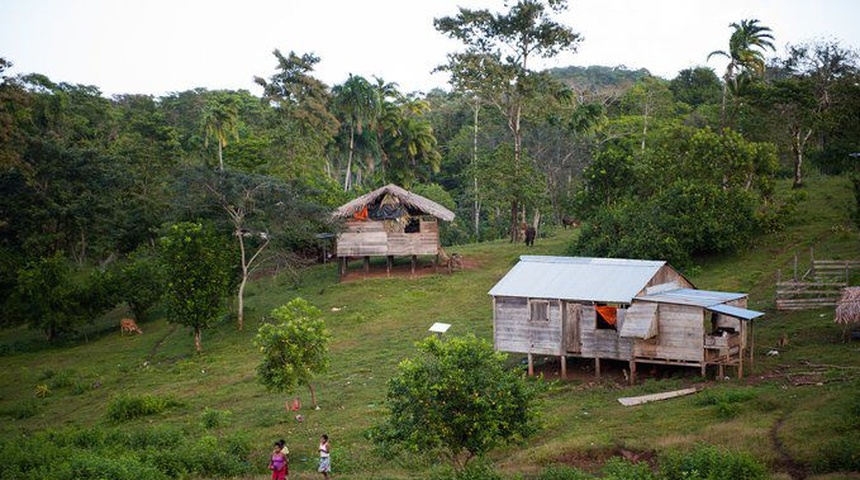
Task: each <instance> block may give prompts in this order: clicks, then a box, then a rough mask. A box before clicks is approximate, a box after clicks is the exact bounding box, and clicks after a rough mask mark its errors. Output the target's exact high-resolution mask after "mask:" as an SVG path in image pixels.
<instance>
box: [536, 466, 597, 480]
mask: <svg viewBox="0 0 860 480" xmlns="http://www.w3.org/2000/svg"><path fill="white" fill-rule="evenodd" d="M591 478H594V477H593V476H592V475H589V474H588V473H585V472H583V471H582V470H578V469H576V468H573V467H568V466H567V465H552V466H549V467H547V468H545V469H544V470H543V471H542V472H541V473H540V475H538V477H537V479H536V480H589V479H591Z"/></svg>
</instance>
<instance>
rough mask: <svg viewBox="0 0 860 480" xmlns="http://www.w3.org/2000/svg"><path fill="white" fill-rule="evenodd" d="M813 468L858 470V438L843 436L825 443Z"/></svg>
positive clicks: (833, 470) (859, 446)
mask: <svg viewBox="0 0 860 480" xmlns="http://www.w3.org/2000/svg"><path fill="white" fill-rule="evenodd" d="M813 469H814V470H815V471H816V472H820V473H828V472H839V471H842V472H860V439H858V438H857V437H856V436H844V437H841V438H839V439H837V440H833V441H831V442H828V443H827V444H825V445H824V446H823V447H822V449H821V454H820V457H819V458H818V459H817V460H816V462H815V464H814V466H813Z"/></svg>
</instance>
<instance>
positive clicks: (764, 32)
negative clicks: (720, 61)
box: [708, 19, 775, 124]
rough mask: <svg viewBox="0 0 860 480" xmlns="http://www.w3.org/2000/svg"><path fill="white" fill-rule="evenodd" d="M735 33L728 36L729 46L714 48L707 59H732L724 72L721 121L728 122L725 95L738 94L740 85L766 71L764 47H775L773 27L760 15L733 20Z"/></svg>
mask: <svg viewBox="0 0 860 480" xmlns="http://www.w3.org/2000/svg"><path fill="white" fill-rule="evenodd" d="M729 27H731V28H733V29H734V31H733V32H732V36H731V37H729V50H728V52H726V51H725V50H715V51H713V52H711V53H709V54H708V60H710V59H711V57H714V56H722V57H726V58H728V59H729V63H728V65H726V73H725V75H724V76H723V80H724V81H725V83H724V84H723V104H722V109H721V117H722V122H723V124H725V113H726V99H727V97H728V94H729V93H730V92H731V93H732V95H734V96H738V95H739V94H740V93H741V87H742V86H743V85H744V84H745V83H747V82H748V81H749V80H751V79H753V78H755V77H758V76H761V74H762V73H763V72H764V66H765V58H764V51H765V50H768V49H769V50H775V48H774V46H773V39H774V38H773V35H771V33H770V32H771V29H770V28H769V27H765V26H764V25H760V24H759V21H758V19H748V20H741V23H740V24H738V23H731V24H729Z"/></svg>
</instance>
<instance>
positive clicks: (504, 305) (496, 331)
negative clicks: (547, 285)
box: [493, 297, 562, 355]
mask: <svg viewBox="0 0 860 480" xmlns="http://www.w3.org/2000/svg"><path fill="white" fill-rule="evenodd" d="M559 303H560V302H559V301H558V300H549V307H548V310H547V313H548V314H549V321H546V322H531V321H529V317H530V314H531V312H530V309H529V302H528V299H526V298H515V297H496V299H495V302H494V304H495V312H494V317H495V324H494V325H493V344H494V345H495V346H496V349H498V350H499V351H503V352H512V353H534V354H538V355H561V345H562V328H561V310H560V308H559Z"/></svg>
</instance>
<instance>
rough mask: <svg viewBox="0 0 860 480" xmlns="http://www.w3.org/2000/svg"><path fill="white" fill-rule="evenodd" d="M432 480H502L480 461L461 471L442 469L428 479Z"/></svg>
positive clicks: (491, 468) (448, 468)
mask: <svg viewBox="0 0 860 480" xmlns="http://www.w3.org/2000/svg"><path fill="white" fill-rule="evenodd" d="M430 478H431V479H432V480H502V476H501V475H500V474H499V473H498V472H496V471H495V470H493V467H492V466H491V465H488V464H486V463H484V462H481V461H476V462H472V463H470V464H468V465H467V466H466V467H465V468H463V469H462V470H454V469H453V468H450V467H443V468H440V469H438V470H436V471H435V472H434V473H433V474H432V475H431V477H430Z"/></svg>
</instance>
